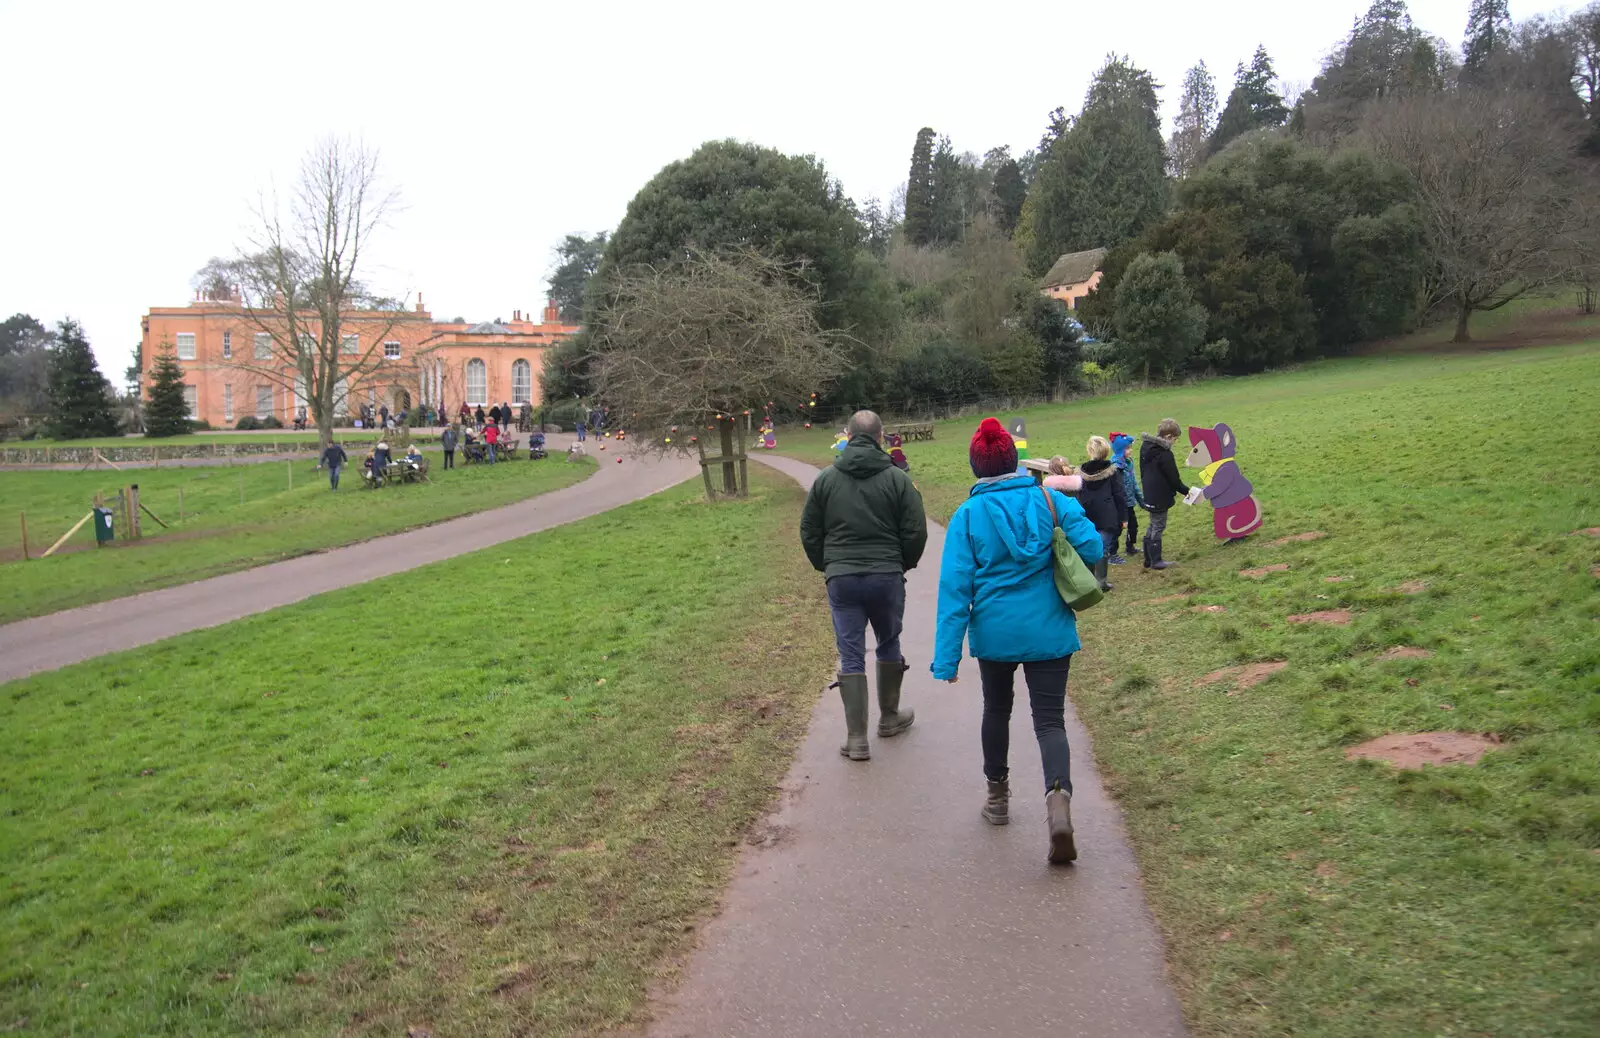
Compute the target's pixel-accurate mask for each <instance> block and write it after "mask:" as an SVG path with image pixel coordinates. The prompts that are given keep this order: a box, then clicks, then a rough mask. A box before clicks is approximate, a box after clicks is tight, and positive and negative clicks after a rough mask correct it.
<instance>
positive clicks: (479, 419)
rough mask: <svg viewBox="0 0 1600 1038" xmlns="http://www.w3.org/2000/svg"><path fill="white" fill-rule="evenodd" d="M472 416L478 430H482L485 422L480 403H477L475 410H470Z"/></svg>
mask: <svg viewBox="0 0 1600 1038" xmlns="http://www.w3.org/2000/svg"><path fill="white" fill-rule="evenodd" d="M472 417H473V419H474V420H476V421H477V423H478V431H479V432H483V427H484V425H486V424H487V423H486V422H485V421H484V418H483V405H482V404H479V405H478V409H477V410H476V411H474V412H472Z"/></svg>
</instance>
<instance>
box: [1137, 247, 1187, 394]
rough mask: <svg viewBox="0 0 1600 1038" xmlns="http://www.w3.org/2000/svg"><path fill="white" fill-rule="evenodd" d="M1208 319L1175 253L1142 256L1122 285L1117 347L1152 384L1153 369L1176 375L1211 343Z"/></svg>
mask: <svg viewBox="0 0 1600 1038" xmlns="http://www.w3.org/2000/svg"><path fill="white" fill-rule="evenodd" d="M1206 320H1207V318H1206V308H1205V307H1203V306H1201V305H1200V304H1199V303H1197V302H1195V301H1194V290H1193V289H1192V288H1190V287H1189V282H1188V281H1187V280H1185V279H1184V276H1183V262H1182V261H1181V260H1179V259H1178V257H1177V256H1176V255H1174V254H1173V253H1170V252H1162V253H1155V254H1152V253H1145V254H1144V255H1142V256H1139V257H1138V258H1136V259H1135V260H1134V261H1133V262H1132V263H1130V264H1129V265H1128V272H1127V274H1125V275H1123V278H1122V282H1121V284H1119V285H1117V317H1116V327H1117V347H1118V350H1119V353H1120V356H1121V359H1122V361H1123V362H1124V363H1126V364H1129V365H1131V366H1132V367H1133V368H1134V369H1135V370H1137V371H1140V372H1141V373H1142V374H1143V376H1144V380H1145V381H1146V382H1148V381H1150V372H1151V371H1152V370H1154V371H1159V372H1161V373H1162V374H1164V375H1171V374H1172V373H1173V372H1175V371H1178V370H1179V369H1181V368H1182V367H1183V365H1184V363H1185V362H1186V361H1187V360H1188V359H1189V354H1190V353H1192V352H1194V350H1195V348H1196V347H1198V346H1199V345H1200V343H1201V342H1203V341H1204V340H1205V336H1206Z"/></svg>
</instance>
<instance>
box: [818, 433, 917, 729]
mask: <svg viewBox="0 0 1600 1038" xmlns="http://www.w3.org/2000/svg"><path fill="white" fill-rule="evenodd" d="M845 431H846V433H848V434H849V437H850V442H849V443H848V444H847V445H846V446H845V449H844V451H843V453H841V454H840V455H839V458H838V460H837V461H835V462H834V463H833V467H832V468H827V469H823V470H822V472H821V473H820V474H818V476H817V479H816V482H814V483H812V484H811V492H810V493H809V494H807V495H806V507H805V510H804V511H803V512H802V513H801V514H800V543H801V544H802V545H803V546H804V547H805V550H806V556H807V557H808V558H809V559H810V560H811V565H813V566H815V567H816V568H817V570H818V571H819V572H821V573H822V574H823V576H824V577H825V578H826V579H827V582H828V605H829V608H830V610H831V611H832V613H833V635H834V640H835V641H836V642H837V643H838V646H839V695H840V697H841V698H842V699H843V700H844V719H845V729H846V732H847V735H846V738H845V742H844V745H843V746H841V747H839V752H840V753H842V754H844V755H845V756H846V757H849V758H850V759H851V760H869V759H871V757H872V751H871V749H870V748H869V746H868V744H867V713H868V708H867V624H869V623H870V624H871V625H872V634H873V637H874V638H875V639H876V640H877V643H878V651H877V656H878V710H879V713H880V716H879V718H878V735H879V736H880V737H882V738H888V737H889V736H892V735H899V734H900V733H901V732H903V731H905V730H906V729H907V728H910V727H911V722H912V721H913V720H914V719H915V717H916V714H915V712H914V711H911V710H901V709H900V684H901V681H902V679H903V678H904V677H905V672H906V670H907V669H908V667H907V664H906V661H905V657H904V656H903V655H902V654H901V652H900V631H901V628H902V627H903V626H904V622H905V612H906V577H905V574H906V571H907V570H909V569H915V568H916V565H917V563H918V561H920V560H921V558H922V550H923V548H925V547H927V544H928V521H927V518H926V517H925V516H924V515H923V512H922V495H921V494H919V493H918V492H917V488H916V487H915V486H913V485H912V483H911V477H910V476H908V475H906V474H905V473H904V472H902V471H900V470H899V469H898V468H896V467H895V466H894V463H893V462H891V461H890V460H889V455H887V454H885V453H884V450H883V420H882V419H881V418H879V417H878V416H877V415H876V414H873V413H872V412H871V411H857V412H856V413H855V414H853V415H851V416H850V422H849V424H848V425H846V426H845Z"/></svg>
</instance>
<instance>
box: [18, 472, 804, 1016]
mask: <svg viewBox="0 0 1600 1038" xmlns="http://www.w3.org/2000/svg"><path fill="white" fill-rule="evenodd" d="M752 476H753V478H754V479H755V480H756V481H757V485H756V488H755V491H754V492H753V494H752V496H751V498H750V499H749V500H747V501H741V502H736V503H730V504H723V505H718V506H715V507H712V506H707V505H706V504H704V503H703V501H701V500H699V499H698V491H697V489H696V487H695V486H692V485H691V486H687V487H682V488H679V489H677V490H673V491H669V492H667V493H665V494H662V495H658V496H656V497H653V498H650V499H648V500H645V501H643V502H640V503H637V504H635V505H632V506H628V507H626V508H623V509H619V510H617V511H615V512H612V513H608V514H606V515H603V516H600V517H597V518H594V519H590V520H587V521H585V522H582V523H579V524H574V525H571V526H567V527H563V528H560V529H556V530H551V531H548V532H545V533H542V534H538V535H535V536H533V537H529V538H525V539H523V540H520V541H516V542H512V543H509V544H505V545H501V546H498V547H495V548H492V549H488V550H486V551H483V552H478V553H476V554H473V555H470V556H465V557H463V558H460V559H456V560H451V561H448V562H445V563H440V564H436V565H433V566H429V567H425V568H423V569H419V570H417V571H414V572H411V573H407V574H404V575H401V576H396V577H392V578H388V579H385V580H380V581H376V582H374V583H371V584H367V585H363V586H361V587H357V588H352V589H348V590H345V591H341V592H336V593H333V594H327V595H323V596H320V597H318V598H316V599H313V600H310V601H308V602H305V603H302V604H300V605H296V606H291V607H288V608H285V609H280V610H276V611H274V612H272V613H269V614H264V615H261V616H258V617H254V618H250V619H247V620H242V621H239V622H236V623H232V624H228V625H226V626H224V627H220V628H217V629H214V630H209V631H203V632H198V633H195V634H192V635H188V636H184V637H181V638H176V639H173V640H171V641H168V642H164V643H162V644H160V645H157V646H154V647H151V648H148V649H143V650H138V651H136V652H132V653H126V654H122V655H119V656H115V657H109V658H106V659H103V660H100V661H96V662H92V663H87V664H83V665H80V666H76V667H73V668H69V669H66V670H62V671H59V672H56V673H53V674H49V675H45V676H40V677H36V678H31V679H28V680H25V681H21V682H15V683H11V684H8V685H5V686H0V719H3V722H4V728H5V731H6V732H7V733H8V738H7V739H6V740H5V743H4V748H3V749H0V810H3V814H4V818H5V825H4V826H3V827H0V861H3V862H4V869H3V871H4V883H3V891H4V894H3V899H4V900H3V911H0V944H3V947H4V949H5V951H4V965H3V968H0V1027H3V1026H7V1025H11V1024H13V1023H16V1022H19V1021H26V1022H25V1023H23V1024H22V1029H24V1030H25V1031H26V1032H27V1033H39V1034H62V1033H72V1034H94V1035H134V1034H139V1035H147V1034H185V1035H188V1034H208V1035H213V1034H218V1035H220V1034H246V1033H251V1034H260V1033H271V1034H315V1035H327V1034H336V1033H337V1034H351V1035H368V1034H371V1035H405V1034H407V1033H408V1028H413V1027H414V1028H418V1029H419V1030H427V1031H431V1033H433V1034H436V1035H495V1036H499V1035H508V1034H538V1035H571V1034H580V1033H581V1034H592V1033H596V1032H598V1031H601V1030H604V1029H605V1028H607V1027H610V1026H613V1025H617V1024H620V1023H624V1022H626V1021H628V1020H630V1019H631V1018H632V1016H633V1014H634V1013H635V1012H636V1010H637V1009H638V1007H639V1006H640V1005H641V1004H642V1001H643V999H644V997H645V993H646V989H647V986H648V985H649V984H650V983H651V982H652V981H653V980H655V979H657V978H658V977H660V976H661V975H662V974H663V973H665V972H670V970H671V969H672V968H673V966H674V963H675V957H676V956H677V955H679V954H680V953H682V952H684V951H685V950H686V949H687V947H688V946H689V944H690V943H691V942H692V941H693V936H694V934H693V931H694V929H695V927H696V924H697V921H698V920H699V919H700V918H701V917H702V915H703V914H704V913H705V912H706V911H707V910H708V909H709V908H710V907H711V906H712V905H713V903H714V902H715V900H716V898H717V897H718V896H719V894H720V893H721V890H722V888H723V885H724V883H725V881H726V878H727V873H728V870H729V868H730V865H731V862H732V859H733V857H734V855H735V854H736V852H737V848H738V846H739V845H740V843H741V842H742V837H743V834H744V832H745V830H746V828H747V827H748V825H749V824H750V822H751V821H752V820H753V819H754V818H755V817H756V816H757V815H758V814H759V813H760V812H761V811H762V810H763V809H764V807H765V806H766V805H767V804H768V803H769V801H770V799H771V797H772V795H773V792H774V790H775V789H776V783H777V781H778V779H779V778H780V777H781V775H782V773H783V771H784V768H785V767H786V764H787V760H788V757H789V755H790V753H791V752H792V743H793V740H794V738H795V737H796V736H797V735H798V734H799V733H800V732H801V731H802V726H803V724H804V722H805V719H806V717H807V713H808V710H809V707H810V705H811V703H812V702H813V701H814V696H815V695H816V692H817V690H818V689H819V688H820V687H821V686H822V684H823V683H824V682H826V681H827V680H828V676H829V673H830V670H831V651H832V641H831V637H830V632H829V630H828V626H827V620H826V615H827V614H826V611H825V609H824V608H823V605H822V601H821V588H820V583H819V582H818V581H816V580H814V579H813V577H812V575H811V574H810V573H809V571H805V572H802V570H804V560H803V559H802V558H801V557H800V553H798V552H796V551H794V550H793V524H794V521H795V515H796V513H797V509H798V506H799V502H800V500H801V491H800V490H799V489H798V488H797V487H796V486H795V485H794V484H792V483H790V482H788V481H786V480H784V479H783V478H782V477H779V476H775V475H771V474H767V473H765V472H764V471H762V470H759V469H758V470H757V471H756V472H754V473H752ZM419 589H425V593H421V594H419V593H418V591H419ZM491 618H492V619H493V621H494V623H493V626H492V628H491V626H490V624H489V621H490V619H491Z"/></svg>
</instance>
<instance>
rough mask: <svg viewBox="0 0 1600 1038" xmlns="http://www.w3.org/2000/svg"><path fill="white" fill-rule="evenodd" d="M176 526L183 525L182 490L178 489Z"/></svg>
mask: <svg viewBox="0 0 1600 1038" xmlns="http://www.w3.org/2000/svg"><path fill="white" fill-rule="evenodd" d="M178 525H179V526H182V525H183V488H182V487H179V488H178Z"/></svg>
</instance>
